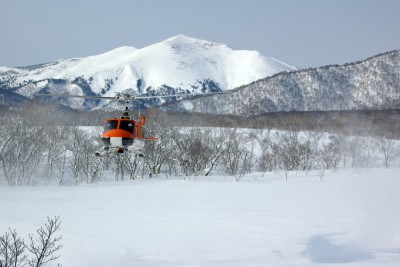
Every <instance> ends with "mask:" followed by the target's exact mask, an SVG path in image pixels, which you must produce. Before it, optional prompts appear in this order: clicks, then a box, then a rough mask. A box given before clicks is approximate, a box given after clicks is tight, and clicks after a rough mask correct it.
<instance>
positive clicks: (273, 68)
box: [0, 35, 296, 96]
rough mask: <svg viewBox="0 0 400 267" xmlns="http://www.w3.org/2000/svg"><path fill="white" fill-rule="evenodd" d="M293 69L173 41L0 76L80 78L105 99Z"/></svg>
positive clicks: (236, 81) (223, 84) (224, 83)
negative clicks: (129, 91) (127, 91)
mask: <svg viewBox="0 0 400 267" xmlns="http://www.w3.org/2000/svg"><path fill="white" fill-rule="evenodd" d="M294 69H296V68H295V67H294V66H291V65H289V64H287V63H284V62H281V61H279V60H276V59H274V58H270V57H265V56H263V55H261V54H260V53H259V52H257V51H248V50H233V49H232V48H230V47H228V46H227V45H225V44H220V43H213V42H209V41H206V40H199V39H195V38H191V37H188V36H185V35H178V36H175V37H172V38H169V39H167V40H165V41H162V42H160V43H156V44H153V45H150V46H147V47H144V48H141V49H136V48H134V47H128V46H124V47H120V48H117V49H114V50H112V51H109V52H107V53H104V54H101V55H95V56H90V57H86V58H75V59H68V60H59V61H57V62H54V63H49V64H45V65H42V66H38V67H35V66H33V67H29V68H21V69H20V68H6V67H1V68H0V71H1V72H7V71H9V72H13V73H18V74H19V75H18V76H16V77H17V79H16V80H15V81H13V84H12V85H18V84H21V85H23V84H25V83H26V82H27V81H41V80H46V79H67V80H73V79H75V78H77V77H82V78H84V79H86V80H89V81H90V86H91V88H92V89H93V91H94V93H97V94H100V93H101V90H102V89H103V88H106V87H107V83H109V81H111V80H112V84H109V85H110V88H109V89H108V90H107V93H106V95H109V96H114V94H115V92H119V91H121V90H124V89H127V88H133V89H135V90H137V91H139V93H142V91H143V90H145V89H146V88H148V87H150V86H151V87H152V88H153V89H157V88H159V87H160V86H162V85H168V86H170V87H174V88H178V87H179V88H181V89H192V86H199V83H198V82H199V81H203V80H207V79H209V80H212V81H214V82H217V83H218V84H219V86H220V88H221V89H222V90H227V89H232V88H235V87H238V86H241V85H244V84H248V83H250V82H253V81H255V80H258V79H261V78H265V77H267V76H271V75H273V74H275V73H278V72H281V71H290V70H294ZM138 80H141V83H142V84H141V85H140V88H137V81H138ZM38 89H40V86H39V87H37V89H36V90H38ZM200 89H201V88H200ZM20 93H22V94H24V93H25V94H27V92H23V91H20ZM31 93H33V92H31ZM29 94H30V93H29Z"/></svg>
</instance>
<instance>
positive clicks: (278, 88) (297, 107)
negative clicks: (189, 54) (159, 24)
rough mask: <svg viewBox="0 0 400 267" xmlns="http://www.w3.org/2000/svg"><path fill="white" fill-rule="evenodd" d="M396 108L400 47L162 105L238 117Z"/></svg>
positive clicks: (399, 97) (399, 95) (399, 99)
mask: <svg viewBox="0 0 400 267" xmlns="http://www.w3.org/2000/svg"><path fill="white" fill-rule="evenodd" d="M399 108H400V50H396V51H391V52H387V53H383V54H379V55H377V56H374V57H371V58H368V59H366V60H363V61H359V62H355V63H349V64H345V65H342V66H338V65H331V66H324V67H320V68H312V69H306V70H298V71H293V72H282V73H279V74H276V75H273V76H271V77H268V78H264V79H260V80H258V81H255V82H253V83H251V84H249V85H245V86H242V87H239V88H236V89H234V90H230V91H228V92H226V93H223V94H218V95H212V96H200V97H196V98H194V99H188V100H183V101H181V102H178V103H177V104H174V103H173V104H169V105H165V106H163V107H162V109H164V110H166V111H181V112H182V111H183V112H193V113H209V114H220V115H223V114H230V115H240V116H252V115H260V114H264V113H268V112H280V111H331V110H381V109H399Z"/></svg>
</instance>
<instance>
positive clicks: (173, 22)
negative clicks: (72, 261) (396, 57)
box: [0, 0, 400, 68]
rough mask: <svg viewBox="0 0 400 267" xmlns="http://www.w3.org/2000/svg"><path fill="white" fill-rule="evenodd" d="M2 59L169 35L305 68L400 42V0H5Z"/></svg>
mask: <svg viewBox="0 0 400 267" xmlns="http://www.w3.org/2000/svg"><path fill="white" fill-rule="evenodd" d="M0 4H1V5H0V7H1V8H0V38H1V39H0V66H27V65H34V64H39V63H45V62H51V61H55V60H58V59H66V58H74V57H86V56H90V55H96V54H100V53H104V52H106V51H109V50H111V49H114V48H117V47H119V46H123V45H126V46H133V47H136V48H142V47H145V46H148V45H151V44H153V43H156V42H160V41H163V40H165V39H167V38H169V37H172V36H175V35H178V34H186V35H188V36H190V37H195V38H199V39H205V40H209V41H213V42H220V43H225V44H227V45H229V46H230V47H232V48H233V49H246V50H258V51H260V52H261V53H262V54H264V55H266V56H271V57H274V58H277V59H279V60H283V61H285V62H287V63H289V64H292V65H295V66H297V67H300V68H306V67H317V66H322V65H328V64H343V63H346V62H352V61H356V60H361V59H364V58H367V57H370V56H373V55H375V54H378V53H382V52H386V51H389V50H394V49H400V1H399V0H142V1H139V0H138V1H136V0H112V1H110V0H92V1H90V0H64V1H61V0H0Z"/></svg>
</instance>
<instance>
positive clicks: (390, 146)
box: [378, 138, 398, 168]
mask: <svg viewBox="0 0 400 267" xmlns="http://www.w3.org/2000/svg"><path fill="white" fill-rule="evenodd" d="M378 146H379V150H380V152H381V153H382V155H383V164H384V166H385V167H386V168H388V167H389V166H390V164H391V163H392V161H393V159H394V158H395V157H396V152H397V149H398V148H397V144H396V142H395V141H394V140H391V139H385V138H380V139H378Z"/></svg>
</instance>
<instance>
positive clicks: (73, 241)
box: [0, 168, 400, 267]
mask: <svg viewBox="0 0 400 267" xmlns="http://www.w3.org/2000/svg"><path fill="white" fill-rule="evenodd" d="M398 173H399V169H395V168H394V169H369V170H356V171H354V170H346V171H339V172H337V173H333V172H330V173H326V175H325V176H324V177H323V181H322V182H321V181H320V177H319V176H318V174H317V173H309V174H308V175H307V176H304V175H303V174H301V173H298V176H296V174H295V173H291V174H290V176H289V180H288V182H285V179H284V175H283V174H276V173H268V174H266V175H264V176H263V175H260V174H256V173H254V174H251V175H247V176H246V177H244V178H243V179H242V180H240V181H239V182H234V179H233V178H232V177H196V179H194V178H190V177H189V178H190V179H189V178H187V179H186V180H182V178H176V179H144V180H134V181H125V182H107V183H98V184H90V185H81V186H73V187H67V186H64V187H52V186H48V187H18V188H13V187H2V188H0V210H1V211H2V215H1V217H0V218H1V220H0V233H4V232H5V231H7V229H8V227H11V228H12V229H14V228H15V229H17V232H18V233H19V234H20V235H21V236H24V237H25V236H26V238H27V234H28V233H34V231H35V230H36V229H37V228H39V227H40V226H41V225H43V224H44V222H45V219H46V217H47V216H50V217H53V216H56V215H60V217H61V220H62V224H61V227H62V228H61V234H62V235H63V240H62V243H63V245H64V247H63V248H62V250H61V251H60V254H61V258H60V259H59V262H60V263H61V264H63V266H77V267H79V266H324V265H325V264H326V263H329V266H398V265H399V263H400V230H399V226H398V225H400V207H399V205H398V203H399V200H400V196H399V194H398V188H399V185H400V180H399V175H398ZM49 266H57V265H56V262H54V263H53V264H49Z"/></svg>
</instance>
